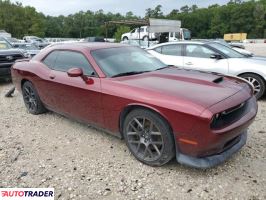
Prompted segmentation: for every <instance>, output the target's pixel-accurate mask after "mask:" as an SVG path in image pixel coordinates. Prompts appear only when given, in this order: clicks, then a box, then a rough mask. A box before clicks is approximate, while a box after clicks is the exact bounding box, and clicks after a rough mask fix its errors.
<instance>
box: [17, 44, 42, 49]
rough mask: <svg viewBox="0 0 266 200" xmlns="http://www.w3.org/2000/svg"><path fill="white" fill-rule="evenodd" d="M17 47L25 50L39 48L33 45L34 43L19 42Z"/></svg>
mask: <svg viewBox="0 0 266 200" xmlns="http://www.w3.org/2000/svg"><path fill="white" fill-rule="evenodd" d="M18 48H20V49H25V50H39V48H38V47H37V46H35V45H34V44H21V45H18Z"/></svg>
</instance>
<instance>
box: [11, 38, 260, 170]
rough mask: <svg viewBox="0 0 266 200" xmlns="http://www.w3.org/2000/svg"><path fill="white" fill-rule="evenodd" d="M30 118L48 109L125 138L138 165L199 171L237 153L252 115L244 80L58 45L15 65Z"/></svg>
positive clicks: (94, 47) (116, 47)
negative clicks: (177, 165) (175, 163)
mask: <svg viewBox="0 0 266 200" xmlns="http://www.w3.org/2000/svg"><path fill="white" fill-rule="evenodd" d="M12 77H13V81H14V83H15V85H16V88H17V89H18V90H20V91H22V95H23V98H24V102H25V105H26V107H27V109H28V111H29V112H30V113H32V114H40V113H43V112H45V111H47V110H52V111H55V112H57V113H60V114H62V115H65V116H69V117H72V118H75V119H77V120H79V121H82V122H84V123H89V124H91V125H94V126H96V127H98V128H101V129H103V130H106V131H107V132H109V133H112V134H114V135H116V136H119V137H121V138H124V139H125V141H126V144H127V146H128V148H129V149H130V151H131V152H132V154H133V155H134V156H135V157H136V158H137V159H138V160H140V161H141V162H143V163H146V164H148V165H152V166H160V165H163V164H165V163H167V162H168V161H170V160H171V159H172V158H173V157H174V156H176V159H177V161H178V162H179V163H182V164H186V165H189V166H193V167H198V168H207V167H212V166H215V165H217V164H219V163H221V162H223V161H224V160H226V159H227V158H229V157H230V156H231V155H232V154H234V153H235V152H237V151H238V150H239V149H240V148H241V147H242V146H243V145H244V144H245V143H246V139H247V128H248V126H249V125H250V124H251V123H252V121H253V120H254V118H255V116H256V113H257V103H256V99H255V97H254V96H253V88H252V87H251V86H250V85H249V84H248V83H247V82H245V81H244V80H241V79H238V78H234V77H228V76H224V75H220V74H214V73H203V72H200V71H192V70H184V69H180V68H177V67H174V66H166V65H165V64H163V63H161V62H160V61H159V60H157V59H156V58H154V57H153V56H152V55H150V54H148V53H147V52H145V51H144V50H141V49H140V48H138V47H132V46H126V45H121V44H109V43H91V44H90V43H73V44H58V45H53V46H50V47H47V48H45V49H44V50H42V51H41V52H40V53H39V54H38V55H37V56H35V57H34V58H33V59H32V60H24V61H19V62H17V63H15V65H14V66H13V67H12Z"/></svg>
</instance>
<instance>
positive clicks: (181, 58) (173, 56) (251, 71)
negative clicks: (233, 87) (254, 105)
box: [147, 41, 266, 99]
mask: <svg viewBox="0 0 266 200" xmlns="http://www.w3.org/2000/svg"><path fill="white" fill-rule="evenodd" d="M147 51H148V52H149V53H150V54H152V55H153V56H155V57H157V58H159V59H160V60H161V61H162V62H164V63H165V64H167V65H175V66H178V67H181V68H185V69H194V70H201V71H210V72H217V73H222V74H227V75H233V76H239V77H242V78H244V79H246V80H247V81H248V82H250V83H251V84H252V85H253V87H254V94H255V96H256V97H257V98H258V99H259V98H260V97H262V96H263V95H264V94H265V81H266V58H264V57H256V56H246V55H243V54H241V53H239V52H237V51H235V50H233V49H232V48H230V47H227V46H225V45H222V44H220V43H217V42H209V41H183V42H168V43H163V44H159V45H155V46H152V47H150V48H148V49H147Z"/></svg>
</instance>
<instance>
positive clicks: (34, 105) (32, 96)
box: [22, 81, 46, 115]
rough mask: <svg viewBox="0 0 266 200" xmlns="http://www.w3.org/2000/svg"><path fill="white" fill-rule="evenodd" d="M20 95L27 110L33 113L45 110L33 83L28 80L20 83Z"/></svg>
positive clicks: (36, 113)
mask: <svg viewBox="0 0 266 200" xmlns="http://www.w3.org/2000/svg"><path fill="white" fill-rule="evenodd" d="M22 95H23V100H24V103H25V106H26V108H27V110H28V111H29V112H30V113H31V114H34V115H38V114H41V113H44V112H46V109H45V107H44V105H43V103H42V101H41V99H40V97H39V95H38V93H37V90H36V89H35V88H34V86H33V84H32V83H31V82H29V81H27V82H25V83H24V84H23V85H22Z"/></svg>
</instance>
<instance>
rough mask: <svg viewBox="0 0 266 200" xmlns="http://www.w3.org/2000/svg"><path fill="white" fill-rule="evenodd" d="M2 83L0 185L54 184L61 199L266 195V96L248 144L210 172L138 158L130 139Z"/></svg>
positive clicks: (246, 197) (260, 103)
mask: <svg viewBox="0 0 266 200" xmlns="http://www.w3.org/2000/svg"><path fill="white" fill-rule="evenodd" d="M10 87H11V84H7V83H5V84H4V83H1V84H0V113H1V114H0V119H1V120H0V127H1V129H0V136H1V137H0V161H1V162H0V187H54V188H55V192H56V197H57V198H56V199H84V200H87V199H199V198H200V199H266V191H265V188H266V168H265V166H266V123H265V118H266V101H265V100H262V101H260V102H259V113H258V116H257V118H256V121H255V123H253V125H252V126H251V127H250V129H249V137H248V143H247V145H246V146H245V147H244V148H243V149H242V150H241V151H240V152H239V153H238V154H236V155H235V156H233V158H232V159H230V160H229V161H228V162H226V163H224V164H223V165H221V166H219V167H217V168H214V169H209V170H206V171H203V170H196V169H190V168H188V167H184V166H181V165H179V164H177V163H176V162H175V161H172V162H171V163H169V164H167V165H166V166H163V167H160V168H152V167H148V166H145V165H143V164H141V163H140V162H138V161H137V160H135V159H134V157H133V156H132V155H130V153H129V152H128V150H127V147H126V145H125V144H124V142H123V141H121V140H119V139H117V138H115V137H113V136H110V135H107V134H105V133H103V132H100V131H97V130H95V129H93V128H90V127H87V126H85V125H82V124H80V123H77V122H74V121H71V120H69V119H67V118H64V117H62V116H59V115H57V114H55V113H51V112H49V113H47V114H43V115H38V116H34V115H31V114H28V113H27V111H26V109H25V107H24V104H23V101H22V96H21V94H19V93H15V96H14V97H13V98H4V97H3V95H4V93H5V92H6V91H7V90H8V89H9V88H10Z"/></svg>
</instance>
